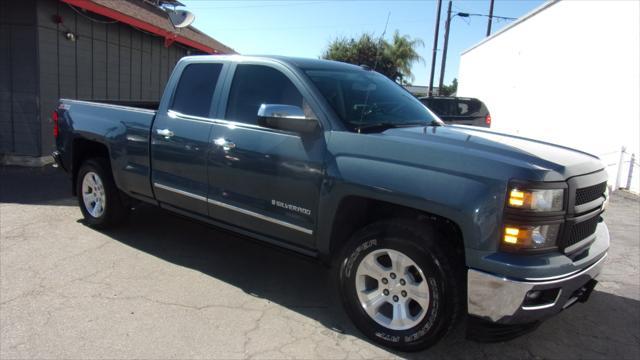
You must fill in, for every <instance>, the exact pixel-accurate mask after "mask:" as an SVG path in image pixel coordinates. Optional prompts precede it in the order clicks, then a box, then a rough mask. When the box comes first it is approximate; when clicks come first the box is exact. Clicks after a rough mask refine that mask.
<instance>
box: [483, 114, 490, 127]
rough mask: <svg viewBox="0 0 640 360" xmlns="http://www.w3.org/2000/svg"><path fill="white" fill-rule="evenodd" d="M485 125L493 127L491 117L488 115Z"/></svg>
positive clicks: (485, 118)
mask: <svg viewBox="0 0 640 360" xmlns="http://www.w3.org/2000/svg"><path fill="white" fill-rule="evenodd" d="M484 123H485V124H487V126H491V115H489V114H487V116H485V117H484Z"/></svg>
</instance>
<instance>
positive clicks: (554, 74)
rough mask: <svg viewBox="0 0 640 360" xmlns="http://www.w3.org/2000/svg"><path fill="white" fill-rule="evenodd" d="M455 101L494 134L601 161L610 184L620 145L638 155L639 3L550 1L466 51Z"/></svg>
mask: <svg viewBox="0 0 640 360" xmlns="http://www.w3.org/2000/svg"><path fill="white" fill-rule="evenodd" d="M458 96H470V97H477V98H479V99H481V100H482V101H484V102H485V103H486V105H487V107H488V108H489V111H490V112H491V117H492V128H494V129H496V130H500V131H505V132H509V133H515V134H519V135H522V136H527V137H532V138H537V139H543V140H546V141H550V142H554V143H558V144H562V145H566V146H570V147H574V148H578V149H581V150H584V151H587V152H590V153H592V154H595V155H598V156H600V157H601V158H602V159H603V162H605V163H606V164H608V165H610V167H609V169H608V171H609V175H610V185H612V184H613V181H614V180H615V177H616V174H617V171H618V169H617V163H618V159H619V157H620V148H621V146H626V148H627V151H628V153H629V154H630V153H635V154H636V161H638V158H639V157H640V141H639V138H640V126H639V123H640V1H633V0H630V1H625V0H623V1H604V0H602V1H573V0H572V1H560V2H558V3H555V4H551V5H550V6H548V7H546V8H545V9H544V10H542V11H540V12H538V13H537V14H535V15H533V16H531V17H529V18H528V19H525V20H523V21H521V22H519V23H517V24H514V25H513V26H512V27H510V28H508V29H506V30H505V31H503V32H501V33H497V34H494V35H493V37H491V38H489V39H488V40H487V41H485V42H484V43H482V44H480V45H478V46H476V47H475V48H472V49H471V50H468V51H467V52H465V53H463V54H462V56H461V60H460V70H459V87H458ZM625 160H626V161H628V160H629V156H628V155H625ZM611 164H613V165H611ZM627 166H628V164H627V165H625V166H624V169H623V173H624V176H623V178H624V181H623V182H622V184H623V185H624V184H626V178H627V172H626V171H627V169H626V167H627ZM634 172H635V175H634V179H633V185H632V189H633V190H635V191H636V192H637V191H638V189H639V179H640V168H638V167H637V166H636V167H635V170H634Z"/></svg>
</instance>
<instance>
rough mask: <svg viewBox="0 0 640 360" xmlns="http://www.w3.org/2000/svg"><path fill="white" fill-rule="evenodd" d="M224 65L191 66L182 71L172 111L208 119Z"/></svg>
mask: <svg viewBox="0 0 640 360" xmlns="http://www.w3.org/2000/svg"><path fill="white" fill-rule="evenodd" d="M221 70H222V64H190V65H187V67H186V68H185V69H184V70H183V71H182V75H181V76H180V81H178V87H177V88H176V92H175V94H174V96H173V104H172V105H171V110H174V111H177V112H179V113H181V114H186V115H193V116H201V117H208V116H209V109H210V108H211V99H212V98H213V91H214V90H215V89H216V84H217V83H218V78H219V77H220V71H221Z"/></svg>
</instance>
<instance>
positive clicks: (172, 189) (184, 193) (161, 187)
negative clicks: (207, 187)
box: [153, 182, 207, 201]
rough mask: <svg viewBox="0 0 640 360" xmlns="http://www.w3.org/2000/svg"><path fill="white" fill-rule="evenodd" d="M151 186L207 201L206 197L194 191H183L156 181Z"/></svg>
mask: <svg viewBox="0 0 640 360" xmlns="http://www.w3.org/2000/svg"><path fill="white" fill-rule="evenodd" d="M153 186H155V187H157V188H159V189H162V190H167V191H171V192H174V193H176V194H180V195H184V196H186V197H190V198H192V199H196V200H200V201H207V198H206V197H204V196H200V195H196V194H194V193H190V192H187V191H184V190H180V189H176V188H173V187H171V186H167V185H162V184H160V183H156V182H154V183H153Z"/></svg>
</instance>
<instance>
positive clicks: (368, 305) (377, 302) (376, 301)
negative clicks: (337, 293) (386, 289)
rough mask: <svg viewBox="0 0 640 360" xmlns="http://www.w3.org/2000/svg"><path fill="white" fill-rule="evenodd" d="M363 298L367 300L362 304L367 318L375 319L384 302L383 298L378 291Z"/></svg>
mask: <svg viewBox="0 0 640 360" xmlns="http://www.w3.org/2000/svg"><path fill="white" fill-rule="evenodd" d="M365 296H366V298H367V300H366V301H364V302H362V307H363V308H364V311H366V312H367V314H369V316H371V317H375V316H376V315H377V314H378V313H379V310H380V306H382V304H384V303H385V302H386V299H385V296H384V295H382V292H380V291H378V290H374V291H372V292H371V293H370V294H369V295H365Z"/></svg>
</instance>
